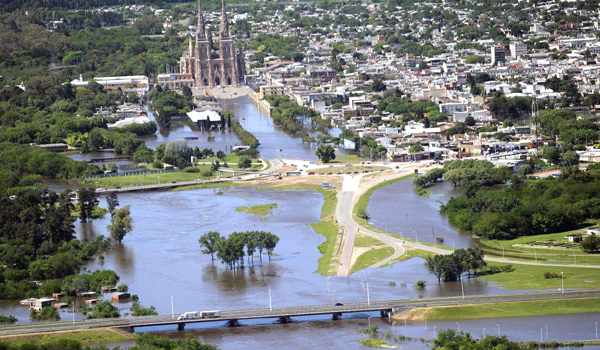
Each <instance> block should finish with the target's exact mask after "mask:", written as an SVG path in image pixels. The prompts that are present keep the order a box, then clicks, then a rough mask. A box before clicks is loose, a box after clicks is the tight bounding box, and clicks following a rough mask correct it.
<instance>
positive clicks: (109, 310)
mask: <svg viewBox="0 0 600 350" xmlns="http://www.w3.org/2000/svg"><path fill="white" fill-rule="evenodd" d="M88 310H89V312H90V313H88V315H87V318H88V319H92V318H116V317H120V316H121V314H120V313H119V309H117V308H116V307H115V306H113V305H112V304H111V303H110V302H109V301H107V300H104V301H101V302H99V303H98V304H96V305H94V307H92V308H89V309H88Z"/></svg>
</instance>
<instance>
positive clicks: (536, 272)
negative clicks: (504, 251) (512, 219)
mask: <svg viewBox="0 0 600 350" xmlns="http://www.w3.org/2000/svg"><path fill="white" fill-rule="evenodd" d="M501 265H506V264H499V263H492V262H488V266H501ZM512 267H513V269H514V271H512V272H501V273H496V274H491V275H481V276H480V277H482V278H485V279H486V280H488V281H490V282H496V283H498V285H499V286H501V287H503V288H506V289H554V290H558V289H559V288H561V278H560V273H561V271H562V272H563V277H564V285H565V289H567V290H568V289H573V288H588V289H590V288H596V289H598V288H600V269H594V268H578V267H553V266H531V265H520V264H519V265H517V264H513V265H512ZM546 272H551V273H554V274H556V276H557V277H556V278H545V277H544V274H545V273H546Z"/></svg>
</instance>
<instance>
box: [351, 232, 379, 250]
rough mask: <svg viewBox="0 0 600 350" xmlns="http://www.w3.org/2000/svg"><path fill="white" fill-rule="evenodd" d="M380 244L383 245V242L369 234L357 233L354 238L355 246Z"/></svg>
mask: <svg viewBox="0 0 600 350" xmlns="http://www.w3.org/2000/svg"><path fill="white" fill-rule="evenodd" d="M380 245H385V243H383V242H382V241H380V240H378V239H377V238H373V237H371V236H366V235H359V236H357V237H356V239H355V240H354V246H355V247H365V248H366V247H375V246H380Z"/></svg>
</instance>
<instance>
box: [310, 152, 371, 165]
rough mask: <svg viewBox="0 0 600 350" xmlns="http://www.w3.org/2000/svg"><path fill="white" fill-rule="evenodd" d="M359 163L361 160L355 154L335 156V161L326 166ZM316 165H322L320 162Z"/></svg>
mask: <svg viewBox="0 0 600 350" xmlns="http://www.w3.org/2000/svg"><path fill="white" fill-rule="evenodd" d="M360 162H361V158H360V157H359V156H357V155H355V154H349V155H339V154H338V155H336V157H335V159H334V160H332V161H331V162H329V163H328V164H357V163H360ZM317 163H318V164H323V163H322V162H321V161H318V162H317Z"/></svg>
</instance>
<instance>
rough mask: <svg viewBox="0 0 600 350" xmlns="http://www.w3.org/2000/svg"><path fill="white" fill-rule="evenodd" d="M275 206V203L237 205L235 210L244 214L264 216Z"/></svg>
mask: <svg viewBox="0 0 600 350" xmlns="http://www.w3.org/2000/svg"><path fill="white" fill-rule="evenodd" d="M275 208H277V203H269V204H259V205H253V206H251V207H237V208H235V211H237V212H240V213H246V214H253V215H256V216H265V215H267V214H270V213H271V211H273V209H275Z"/></svg>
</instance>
